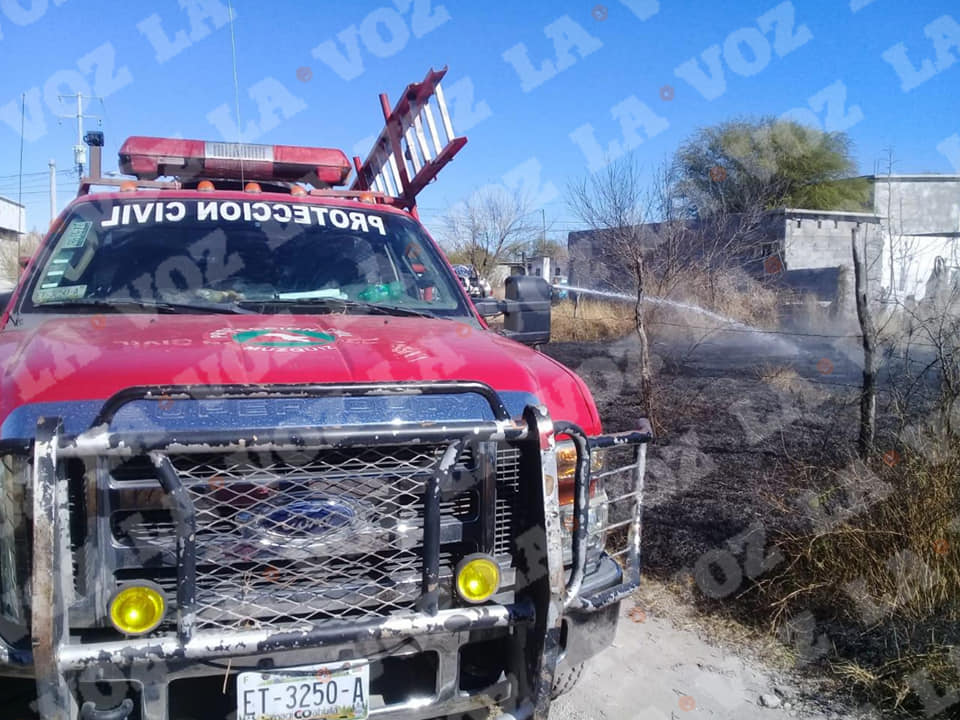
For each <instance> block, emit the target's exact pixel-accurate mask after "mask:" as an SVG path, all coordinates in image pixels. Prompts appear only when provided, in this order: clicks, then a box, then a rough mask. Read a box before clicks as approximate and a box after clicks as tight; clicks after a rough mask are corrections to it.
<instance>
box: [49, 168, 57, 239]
mask: <svg viewBox="0 0 960 720" xmlns="http://www.w3.org/2000/svg"><path fill="white" fill-rule="evenodd" d="M56 217H57V161H56V160H54V159H53V158H50V224H51V225H53V221H54V219H55V218H56Z"/></svg>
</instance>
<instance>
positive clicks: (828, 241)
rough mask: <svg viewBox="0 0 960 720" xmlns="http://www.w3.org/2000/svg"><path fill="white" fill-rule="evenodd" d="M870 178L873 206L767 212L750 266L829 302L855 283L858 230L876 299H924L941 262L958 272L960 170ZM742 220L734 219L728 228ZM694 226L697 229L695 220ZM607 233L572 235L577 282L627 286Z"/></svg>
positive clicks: (751, 246)
mask: <svg viewBox="0 0 960 720" xmlns="http://www.w3.org/2000/svg"><path fill="white" fill-rule="evenodd" d="M868 180H870V182H871V198H870V206H871V207H872V211H868V212H845V211H825V210H807V209H803V208H782V209H778V210H773V211H770V212H768V213H766V214H765V215H764V217H763V218H762V219H761V220H760V221H759V222H757V223H756V224H755V225H754V226H753V227H752V229H751V233H752V235H753V237H751V238H750V239H749V242H747V243H746V244H745V248H746V250H745V252H744V253H743V254H742V256H741V257H740V262H741V263H742V265H743V267H744V269H746V270H747V271H748V272H749V273H751V274H753V275H755V276H757V277H764V278H767V279H771V280H775V281H776V282H779V283H781V284H782V285H785V286H787V287H789V288H792V289H794V290H796V291H797V292H798V293H799V294H812V295H815V296H816V297H817V298H818V299H819V300H822V301H830V300H832V299H834V298H836V297H837V296H839V295H841V294H844V293H845V292H846V290H847V289H848V288H846V287H844V284H849V283H852V266H853V257H852V252H851V242H852V238H853V237H854V235H855V236H856V238H857V241H858V243H859V245H860V247H861V248H863V251H864V258H865V262H866V266H867V283H868V291H869V294H870V297H871V298H872V299H874V300H876V301H878V302H887V303H900V302H905V301H907V300H908V299H910V298H913V299H917V300H920V299H922V298H923V296H924V294H925V292H926V286H927V283H928V282H929V279H930V277H931V275H932V274H933V272H934V268H935V267H936V266H939V267H941V268H942V267H946V268H947V269H948V270H951V271H952V272H954V273H960V175H889V176H888V175H873V176H869V177H868ZM736 224H737V223H736V217H734V218H732V219H731V222H730V223H729V226H730V227H735V226H736ZM661 227H662V226H661V225H660V224H657V223H651V224H649V225H645V226H644V232H643V234H642V237H644V238H649V249H650V252H654V251H655V248H656V247H657V246H658V244H659V236H660V235H661ZM690 228H691V229H693V230H696V223H695V221H691V223H690ZM723 232H724V230H723V229H721V230H720V231H719V233H720V234H721V235H722V234H723ZM691 234H692V235H696V234H697V233H696V232H694V233H691ZM608 237H609V235H608V234H606V233H603V232H594V231H577V232H572V233H570V234H569V236H568V239H567V244H568V249H569V254H570V276H571V284H574V285H579V286H581V287H588V288H596V289H612V288H616V289H623V288H624V287H626V286H629V284H630V278H629V276H628V273H627V271H626V269H625V266H624V262H623V259H622V258H619V259H618V258H617V257H616V252H615V250H614V249H613V248H612V247H610V243H609V242H608V241H607V238H608ZM771 275H773V276H776V277H775V278H771V277H770V276H771ZM847 294H848V295H850V297H851V298H852V295H851V294H849V293H847Z"/></svg>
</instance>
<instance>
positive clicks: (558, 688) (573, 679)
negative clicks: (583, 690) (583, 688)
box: [550, 663, 584, 700]
mask: <svg viewBox="0 0 960 720" xmlns="http://www.w3.org/2000/svg"><path fill="white" fill-rule="evenodd" d="M583 665H584V664H583V663H580V664H579V665H574V666H573V667H572V668H567V669H566V670H559V671H557V674H556V675H555V676H554V678H553V692H552V693H550V697H551V698H552V699H553V700H556V699H557V698H558V697H560V696H561V695H566V694H567V693H568V692H570V691H571V690H573V688H574V686H575V685H576V684H577V683H578V682H580V677H581V676H582V675H583Z"/></svg>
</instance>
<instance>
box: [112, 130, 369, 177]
mask: <svg viewBox="0 0 960 720" xmlns="http://www.w3.org/2000/svg"><path fill="white" fill-rule="evenodd" d="M120 171H121V172H123V173H126V174H127V175H134V176H136V177H137V179H138V180H154V179H156V178H158V177H161V176H171V177H178V178H193V177H203V178H211V179H221V178H222V179H231V180H240V179H241V178H242V179H243V180H274V181H281V182H307V183H310V184H311V185H313V186H315V187H324V186H327V187H330V186H333V185H343V184H344V182H346V179H347V175H349V174H350V163H349V161H348V160H347V156H346V155H344V154H343V151H341V150H336V149H333V148H310V147H296V146H293V145H254V144H252V143H227V142H207V141H204V140H177V139H173V138H152V137H131V138H127V141H126V142H125V143H123V146H122V147H121V148H120Z"/></svg>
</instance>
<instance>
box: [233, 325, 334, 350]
mask: <svg viewBox="0 0 960 720" xmlns="http://www.w3.org/2000/svg"><path fill="white" fill-rule="evenodd" d="M336 339H337V338H336V336H335V335H333V334H331V333H325V332H320V331H319V330H296V329H292V328H282V329H278V330H244V331H243V332H238V333H234V335H233V340H234V342H238V343H240V344H241V345H256V346H258V347H305V346H315V345H329V344H330V343H332V342H333V341H334V340H336Z"/></svg>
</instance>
